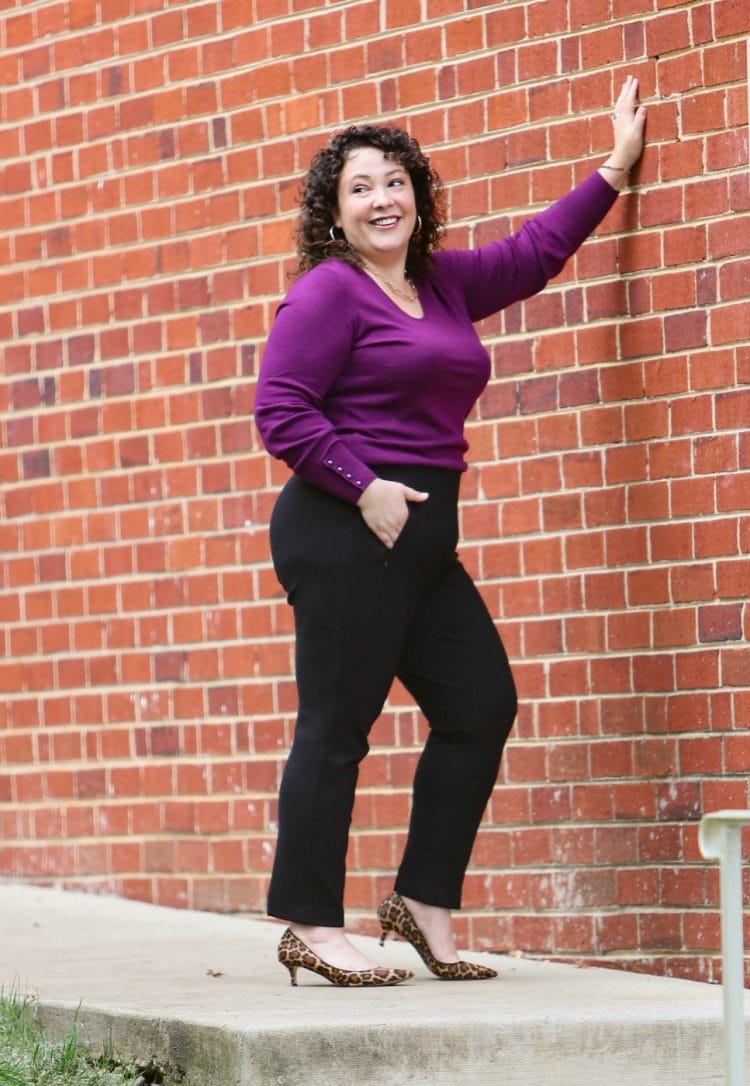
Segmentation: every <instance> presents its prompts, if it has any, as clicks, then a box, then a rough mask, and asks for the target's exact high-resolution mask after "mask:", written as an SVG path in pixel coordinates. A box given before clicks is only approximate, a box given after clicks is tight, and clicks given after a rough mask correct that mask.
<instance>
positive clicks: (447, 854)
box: [268, 467, 516, 927]
mask: <svg viewBox="0 0 750 1086" xmlns="http://www.w3.org/2000/svg"><path fill="white" fill-rule="evenodd" d="M375 470H376V471H377V473H378V475H380V476H381V477H384V478H391V479H396V480H398V481H400V482H403V483H406V484H407V485H409V486H413V487H415V488H416V489H418V490H426V491H428V492H429V494H430V497H429V499H428V500H427V501H425V502H422V503H417V502H414V503H410V505H409V509H410V513H409V518H408V520H407V523H406V525H405V527H404V529H403V531H402V533H401V535H400V536H399V538H398V540H397V542H396V545H395V546H394V548H393V549H392V550H388V549H387V548H386V547H385V546H384V545H383V544H382V543H381V542H380V541H379V540H378V538H377V537H376V536H375V535H374V533H373V532H372V531H371V530H370V529H369V528H368V527H367V525H366V524H365V522H364V520H363V518H362V515H361V513H360V511H359V509H358V508H357V507H356V506H354V505H350V504H349V503H348V502H345V501H342V500H341V499H339V498H335V497H333V496H331V495H330V494H327V493H326V492H324V491H322V490H320V489H318V488H316V487H314V486H311V485H309V484H308V483H305V482H303V481H302V480H300V479H299V478H297V477H296V476H295V477H293V478H292V479H290V480H289V482H288V483H287V484H286V486H285V487H284V489H283V491H282V492H281V494H280V495H279V498H278V501H277V503H276V506H275V508H274V512H273V516H272V519H271V550H272V555H273V560H274V566H275V569H276V574H277V576H278V578H279V581H280V582H281V584H282V586H283V587H284V589H285V591H286V592H287V595H288V599H289V602H290V603H291V605H292V607H293V609H294V617H295V629H296V681H297V689H298V697H299V709H298V716H297V722H296V728H295V734H294V741H293V744H292V749H291V751H290V754H289V758H288V761H287V763H286V767H285V769H284V773H283V777H282V782H281V788H280V793H279V832H278V841H277V847H276V854H275V860H274V866H273V873H272V877H271V885H270V888H269V895H268V912H269V913H270V915H272V916H276V917H279V918H281V919H284V920H286V921H288V922H291V923H298V924H316V925H323V926H330V927H341V926H342V925H343V923H344V913H343V894H344V879H345V859H346V851H347V844H348V837H349V827H350V823H351V815H352V807H353V804H354V793H355V788H356V784H357V776H358V770H359V763H360V762H361V760H362V758H363V757H364V756H365V754H366V753H367V751H368V733H369V731H370V728H371V727H372V724H373V723H374V721H375V720H376V718H377V717H378V715H379V713H380V711H381V709H382V707H383V703H384V701H385V699H386V697H387V695H388V691H389V689H390V686H391V684H392V682H393V679H394V677H396V676H397V677H398V678H399V679H400V680H401V682H402V683H403V685H404V686H405V687H406V688H407V690H408V691H409V692H410V693H411V695H412V696H413V697H414V699H415V701H416V703H417V704H418V705H419V707H420V708H421V710H422V712H423V713H424V715H425V717H426V719H427V722H428V724H429V729H430V730H429V736H428V739H427V742H426V744H425V747H424V750H423V752H422V754H421V756H420V759H419V762H418V765H417V769H416V772H415V777H414V786H413V797H412V809H411V819H410V825H409V833H408V838H407V842H406V846H405V850H404V854H403V858H402V861H401V864H400V867H399V870H398V874H397V878H396V889H397V890H398V891H399V892H400V893H402V894H405V895H407V896H408V897H412V898H414V899H415V900H417V901H422V902H425V903H427V904H431V905H439V906H443V907H445V908H450V909H454V908H458V907H460V904H461V887H462V884H463V879H464V875H465V872H466V867H467V864H468V862H469V857H470V854H471V849H472V846H473V843H474V839H475V836H476V832H477V829H478V826H479V823H480V820H481V818H482V815H483V812H484V809H485V807H486V805H487V801H488V799H489V796H490V793H491V792H492V788H493V786H494V784H495V781H496V778H497V771H498V767H499V764H500V756H501V753H502V749H503V746H504V743H505V740H506V738H507V736H508V732H509V731H510V728H511V725H512V723H513V720H514V717H515V714H516V693H515V687H514V683H513V678H512V675H511V672H510V667H509V665H508V659H507V656H506V653H505V649H504V648H503V645H502V643H501V641H500V638H499V636H498V633H497V631H496V629H495V625H494V623H493V621H492V619H491V617H490V615H489V613H488V611H487V608H486V607H485V605H484V602H483V600H482V598H481V596H480V595H479V593H478V591H477V589H476V587H475V585H474V583H473V582H472V580H471V578H470V577H469V575H468V574H467V572H466V570H465V569H464V568H463V566H462V565H461V563H460V562H459V560H458V558H457V556H456V544H457V540H458V509H457V505H458V485H459V478H460V476H459V473H458V472H453V471H445V470H441V469H436V468H422V467H399V468H394V467H388V468H375Z"/></svg>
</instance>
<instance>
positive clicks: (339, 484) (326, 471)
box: [305, 446, 377, 505]
mask: <svg viewBox="0 0 750 1086" xmlns="http://www.w3.org/2000/svg"><path fill="white" fill-rule="evenodd" d="M305 478H306V480H307V482H309V483H312V484H313V486H317V487H320V489H321V490H325V491H327V492H328V493H329V494H333V496H334V497H336V498H342V499H343V500H344V501H346V502H349V503H350V504H351V505H356V504H357V502H358V501H359V499H360V498H361V497H362V494H363V493H364V491H365V490H366V489H367V487H368V486H369V485H370V483H371V482H372V481H373V479H376V478H377V476H376V474H375V472H374V471H373V470H372V468H368V467H367V465H366V464H363V463H362V461H361V460H358V459H357V458H356V457H355V456H353V455H352V454H351V453H349V452H347V451H346V450H345V449H342V448H341V446H339V447H338V448H337V449H335V450H331V451H330V452H329V453H328V454H327V455H326V456H325V457H324V459H323V461H322V462H321V463H320V464H318V465H317V466H316V467H315V468H314V469H313V470H312V471H311V472H310V473H309V474H307V473H306V475H305Z"/></svg>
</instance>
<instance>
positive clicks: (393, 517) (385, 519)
mask: <svg viewBox="0 0 750 1086" xmlns="http://www.w3.org/2000/svg"><path fill="white" fill-rule="evenodd" d="M427 498H429V494H427V493H426V492H425V491H424V490H413V489H412V488H411V487H410V486H404V484H403V483H396V482H394V481H393V480H391V479H373V481H372V482H371V483H370V485H369V486H368V487H366V488H365V490H363V492H362V497H361V498H360V499H359V501H358V502H357V505H358V506H359V511H360V513H361V514H362V517H363V519H364V522H365V524H366V525H367V527H368V528H369V529H370V531H371V532H374V533H375V535H376V536H377V537H378V539H379V540H380V542H381V543H384V544H385V546H386V547H387V548H388V550H391V548H392V547H393V545H394V543H395V542H396V540H397V539H398V537H399V536H400V535H401V530H402V528H403V527H404V525H405V524H406V521H407V520H408V517H409V505H408V503H409V502H423V501H426V500H427Z"/></svg>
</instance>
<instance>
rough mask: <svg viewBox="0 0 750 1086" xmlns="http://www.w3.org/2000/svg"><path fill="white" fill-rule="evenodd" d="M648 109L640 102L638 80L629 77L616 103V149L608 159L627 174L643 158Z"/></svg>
mask: <svg viewBox="0 0 750 1086" xmlns="http://www.w3.org/2000/svg"><path fill="white" fill-rule="evenodd" d="M645 123H646V108H645V106H642V105H640V104H639V102H638V80H637V79H636V78H635V76H632V75H629V76H628V77H627V79H626V80H625V82H624V83H623V85H622V90H621V91H620V94H619V95H618V98H617V101H616V102H615V109H614V113H613V114H612V129H613V133H614V148H613V149H612V154H611V155H610V156H609V158H608V159H607V162H608V163H610V162H611V165H612V166H613V167H615V166H621V167H623V169H624V171H625V172H627V171H628V170H629V169H630V168H631V166H633V164H634V163H635V162H637V161H638V159H639V158H640V156H641V151H642V150H643V126H644V125H645Z"/></svg>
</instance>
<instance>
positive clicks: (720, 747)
mask: <svg viewBox="0 0 750 1086" xmlns="http://www.w3.org/2000/svg"><path fill="white" fill-rule="evenodd" d="M0 9H1V10H0V120H1V122H2V126H3V140H2V161H1V162H0V222H1V223H2V232H1V233H0V259H1V263H2V271H0V349H1V350H2V378H1V382H0V410H2V412H3V417H2V430H1V437H2V445H1V447H0V478H1V479H2V484H3V485H2V494H1V496H0V502H1V509H0V512H1V515H0V543H1V547H2V584H1V585H0V608H1V609H2V611H1V618H2V626H1V633H0V648H1V650H2V662H0V694H1V695H2V699H1V700H2V706H1V707H0V758H1V760H2V772H1V773H0V803H1V807H0V831H1V837H2V843H0V872H1V873H3V874H5V875H10V876H13V877H16V878H21V879H26V880H37V881H41V882H58V881H59V882H62V883H63V884H65V885H67V886H76V887H85V888H89V889H92V890H114V891H116V892H118V893H121V894H124V895H128V896H133V897H138V898H144V899H147V900H153V901H157V902H163V903H166V904H178V905H188V906H193V907H197V908H207V909H220V910H235V909H243V910H245V909H246V910H260V909H262V907H263V899H264V888H265V884H266V879H267V874H268V870H269V863H270V859H271V855H272V851H273V840H274V832H273V820H274V814H275V789H276V784H277V781H278V777H279V772H280V768H281V765H282V763H283V759H284V752H285V749H286V746H287V744H288V742H289V738H290V733H291V730H292V724H293V717H294V698H295V695H294V686H293V680H292V675H291V658H292V645H291V639H290V627H291V622H290V614H289V611H288V608H287V606H286V604H285V603H284V601H283V598H282V596H281V594H280V591H279V588H278V586H277V584H276V582H275V579H274V576H273V573H272V570H271V568H270V565H269V556H268V538H267V523H268V517H269V513H270V509H271V507H272V504H273V499H274V494H275V492H276V491H277V489H278V487H279V486H280V485H281V483H282V481H283V479H284V478H285V471H284V470H283V469H282V468H281V467H279V466H278V465H276V464H273V463H271V462H270V461H269V459H268V458H267V457H266V455H265V454H264V452H263V451H262V449H261V448H260V447H259V444H258V441H257V438H256V435H255V433H254V430H253V427H252V423H251V412H252V403H253V387H254V380H255V374H256V372H257V367H258V362H259V358H260V353H261V345H262V342H263V338H264V335H265V332H266V330H267V328H268V325H269V321H270V319H271V315H272V313H273V309H274V305H275V303H276V300H277V298H278V297H279V295H280V293H281V292H282V291H283V289H284V286H285V271H286V270H287V269H288V268H289V266H290V264H291V259H290V248H291V240H290V239H291V230H292V223H293V219H294V211H295V197H296V191H297V182H298V178H299V176H300V174H301V173H302V172H303V170H304V168H305V167H306V165H307V163H308V161H309V158H310V156H311V153H312V152H313V150H315V149H316V148H317V147H318V146H319V145H320V144H321V143H322V142H323V141H324V140H325V138H326V136H327V134H328V133H329V132H330V131H331V130H332V129H335V128H337V127H340V126H341V125H342V124H343V123H345V122H348V121H354V120H358V119H370V118H372V117H381V116H382V117H385V118H387V119H389V120H396V121H399V122H402V123H406V124H408V125H409V126H410V127H411V129H412V131H413V132H414V134H415V135H416V136H417V137H418V138H419V139H420V140H421V141H422V143H423V144H424V146H425V147H426V148H427V149H428V151H429V153H430V154H431V156H432V158H433V161H434V163H435V165H436V167H437V168H438V170H439V172H440V173H441V174H442V176H443V178H444V180H445V182H446V183H447V187H448V192H449V197H450V215H451V222H452V228H451V232H450V237H449V242H450V243H451V244H456V245H463V244H470V243H477V242H482V241H484V240H486V239H488V238H490V237H492V236H497V235H498V234H502V233H504V232H505V231H507V230H508V228H509V227H510V226H511V225H512V224H515V223H517V222H519V221H520V220H521V219H522V218H523V217H524V216H526V215H527V214H528V213H529V211H530V210H532V209H534V208H537V207H541V206H543V205H544V204H545V203H546V202H547V201H549V200H551V199H553V198H554V197H555V196H557V195H559V194H561V193H563V192H564V191H566V190H567V189H568V187H569V186H570V185H571V184H572V183H573V181H574V179H576V178H580V177H582V176H584V175H585V173H586V172H587V171H588V170H589V169H590V168H592V167H593V166H594V165H595V164H596V163H598V162H599V161H601V159H602V157H603V155H604V154H605V153H606V151H607V148H608V138H609V134H610V123H609V120H608V116H607V113H608V110H609V109H610V108H611V102H612V100H613V96H614V94H615V91H616V88H617V87H618V86H619V83H620V81H621V79H622V78H623V77H624V75H625V74H627V73H629V72H633V73H635V74H637V75H638V76H639V78H640V79H641V84H642V90H643V95H644V98H645V99H646V101H647V103H648V105H649V121H648V137H649V145H648V149H647V151H646V153H645V155H644V158H643V161H642V164H641V165H640V166H639V168H638V169H637V171H636V173H635V175H634V178H633V185H632V187H631V190H630V192H629V193H628V194H627V195H624V196H623V197H622V198H621V199H620V200H619V202H618V204H617V206H616V209H615V210H614V211H613V213H612V214H611V215H610V216H609V217H608V219H607V220H606V222H605V223H604V225H603V226H602V227H601V228H600V230H599V231H598V233H597V236H596V237H595V239H593V240H592V241H591V242H590V243H589V244H587V246H586V247H585V248H584V249H583V251H582V252H581V253H580V255H579V256H578V257H577V259H576V260H575V261H574V262H573V263H572V264H571V265H570V267H569V268H568V269H567V270H566V271H565V273H564V274H563V275H562V276H561V277H560V279H559V280H557V281H556V282H555V283H554V284H553V285H552V286H551V287H550V289H548V290H547V291H546V292H545V294H544V295H543V296H541V297H539V298H537V299H535V300H533V301H532V302H530V303H529V304H527V305H524V306H521V307H515V308H513V309H512V310H509V311H508V312H506V313H505V314H504V315H503V316H502V318H497V319H495V320H491V321H488V322H486V325H485V327H484V328H483V333H484V335H485V337H486V342H487V344H488V346H489V348H490V350H491V352H492V355H493V362H494V378H493V380H492V382H491V384H490V387H489V388H488V390H487V392H486V394H485V395H484V397H483V398H482V400H481V403H480V405H479V407H478V409H477V410H476V412H475V414H474V415H473V417H472V419H471V424H470V426H469V436H470V439H471V459H472V466H471V468H470V470H469V472H468V474H467V476H466V478H465V485H464V488H463V496H464V504H463V533H464V539H465V542H464V544H463V547H462V554H463V557H464V559H465V561H466V563H467V565H468V566H469V568H470V569H471V571H472V572H473V573H474V574H475V575H476V577H477V578H478V580H479V582H480V584H481V587H482V591H483V593H484V595H485V597H486V599H487V601H488V603H489V606H490V608H491V609H492V612H493V614H494V615H496V616H497V618H498V620H499V623H500V627H501V629H502V632H503V635H504V637H505V639H506V641H507V644H508V646H509V650H510V652H511V654H512V657H513V659H514V661H515V669H516V674H517V678H518V683H519V686H520V692H521V697H522V703H523V704H522V709H521V712H520V716H519V719H518V724H517V727H516V729H515V736H514V739H513V741H512V743H511V745H510V747H509V749H508V752H507V759H506V762H505V768H504V772H503V776H502V781H501V783H500V785H499V786H498V788H497V790H496V793H495V795H494V797H493V799H492V802H491V806H490V809H489V812H488V815H489V817H488V822H487V826H486V828H485V829H484V830H483V831H482V833H481V836H480V839H479V841H478V843H477V848H476V852H475V856H474V865H473V867H472V870H471V873H470V875H469V877H468V880H467V886H466V906H467V909H466V912H465V914H464V919H463V920H462V923H463V925H464V928H463V930H462V934H463V935H466V936H467V937H470V938H471V940H472V941H473V942H474V943H475V944H476V945H478V946H483V947H492V948H495V949H498V950H503V951H507V950H522V951H526V952H529V953H536V954H543V955H556V956H561V957H580V958H582V959H587V960H590V959H595V960H604V959H606V960H608V961H612V962H617V963H623V964H628V965H631V966H633V967H637V968H647V969H653V970H655V971H667V972H673V973H684V974H687V975H690V976H695V977H701V978H713V977H714V976H715V970H716V961H717V947H718V944H719V932H718V918H717V912H716V901H717V894H718V885H717V884H718V879H717V873H716V870H715V869H714V868H713V867H712V866H707V865H706V864H704V863H703V862H702V861H701V859H700V856H699V853H698V850H697V820H698V819H699V817H700V815H701V813H702V812H704V811H706V810H711V809H715V808H718V807H730V806H733V807H746V806H748V799H749V798H750V797H748V770H750V732H748V730H747V728H748V723H749V722H750V685H749V684H750V651H749V650H748V648H747V647H746V644H745V643H744V642H743V637H747V633H748V622H749V620H748V609H747V605H746V603H745V600H746V598H747V595H748V587H749V582H750V573H749V572H748V569H749V566H748V559H747V554H748V550H750V518H748V508H749V507H750V441H749V440H748V428H747V421H748V417H750V405H749V401H748V384H749V379H750V349H749V348H748V340H750V306H749V305H748V294H749V289H748V283H749V282H750V257H749V256H748V253H749V252H750V244H749V242H750V229H749V223H750V215H749V214H748V203H749V201H748V166H747V160H748V148H747V83H746V75H747V73H746V35H747V32H748V30H750V11H749V10H748V7H747V4H746V2H745V0H707V2H694V3H681V2H679V0H567V2H566V0H541V2H522V0H519V2H514V0H508V2H505V3H481V2H478V0H474V2H472V0H465V2H462V0H422V2H421V3H420V4H416V3H413V4H409V3H403V2H398V3H396V2H395V0H384V2H376V0H344V2H330V3H322V2H318V3H313V2H311V0H223V2H218V0H207V2H201V0H193V2H188V3H185V2H172V3H170V2H168V0H98V2H97V0H75V3H72V4H69V3H67V2H62V0H55V2H52V0H50V2H44V0H42V2H34V3H23V2H16V3H13V2H11V0H4V2H3V3H2V4H0ZM422 732H423V725H422V723H421V722H420V720H419V719H418V716H417V714H416V713H415V711H414V709H413V708H412V706H411V705H410V704H409V702H408V700H407V698H406V697H405V695H404V694H403V692H402V691H400V690H395V691H394V692H393V695H392V698H391V700H390V702H389V705H388V706H387V708H386V711H385V712H384V714H383V716H382V719H381V720H380V721H379V722H378V724H377V725H376V727H375V731H374V735H373V739H374V749H373V751H372V754H371V756H370V758H369V759H368V760H367V761H366V763H365V765H364V767H363V772H362V778H361V780H362V788H361V795H360V798H359V800H358V804H357V809H356V825H355V831H354V834H353V839H352V846H351V878H350V882H349V886H348V906H349V908H350V910H351V914H352V917H353V919H354V920H357V919H359V918H361V924H362V928H363V930H373V928H372V923H371V921H367V920H366V919H365V918H366V917H367V916H368V915H369V911H370V910H371V908H372V906H373V905H374V903H375V902H376V899H377V897H378V895H379V894H380V893H382V892H383V891H384V890H385V889H387V888H388V887H389V886H390V883H391V872H392V870H393V868H394V866H395V863H396V858H397V855H398V852H399V848H400V845H401V842H402V840H403V835H404V824H405V821H406V817H407V809H408V804H409V782H410V778H411V774H412V771H413V768H414V763H415V759H416V751H417V749H418V744H419V739H420V737H421V735H422ZM368 925H369V926H368Z"/></svg>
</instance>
